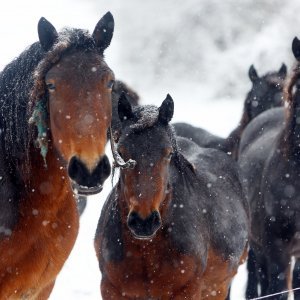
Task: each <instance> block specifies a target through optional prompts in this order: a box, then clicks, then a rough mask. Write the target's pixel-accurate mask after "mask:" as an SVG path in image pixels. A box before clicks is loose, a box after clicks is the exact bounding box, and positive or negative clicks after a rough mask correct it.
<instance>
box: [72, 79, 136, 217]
mask: <svg viewBox="0 0 300 300" xmlns="http://www.w3.org/2000/svg"><path fill="white" fill-rule="evenodd" d="M122 93H126V95H127V99H128V100H129V102H130V103H131V105H138V103H139V101H140V96H139V95H138V94H137V92H135V91H134V90H133V89H132V88H131V87H129V86H128V85H127V84H126V83H125V82H123V81H121V80H115V82H114V84H113V87H112V93H111V100H112V120H111V128H112V134H113V136H114V139H115V140H117V139H118V132H120V129H121V122H120V120H119V117H118V102H119V98H120V96H121V94H122ZM108 136H109V133H108ZM86 205H87V197H86V196H79V197H77V207H78V211H79V214H80V215H82V214H83V212H84V211H85V208H86Z"/></svg>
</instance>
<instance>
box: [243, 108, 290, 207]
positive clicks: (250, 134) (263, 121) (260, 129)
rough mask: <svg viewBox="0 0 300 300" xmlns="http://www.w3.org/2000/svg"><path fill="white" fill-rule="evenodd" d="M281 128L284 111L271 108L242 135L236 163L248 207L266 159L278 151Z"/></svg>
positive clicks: (255, 191) (255, 192) (253, 121)
mask: <svg viewBox="0 0 300 300" xmlns="http://www.w3.org/2000/svg"><path fill="white" fill-rule="evenodd" d="M283 128H284V110H283V108H273V109H269V110H268V111H266V112H264V113H262V114H261V115H259V116H258V117H256V118H255V119H253V120H252V121H251V123H250V124H249V125H248V126H247V128H246V129H245V131H244V133H243V135H242V139H241V144H240V149H239V152H240V153H239V159H238V163H239V165H240V168H241V171H242V174H243V182H244V184H245V188H246V189H247V195H248V199H249V201H250V205H251V202H252V200H251V199H254V198H255V195H256V194H257V193H258V190H257V189H259V186H260V181H261V175H262V173H263V172H264V168H265V164H266V162H267V160H268V157H270V156H271V154H272V153H271V152H272V151H273V152H274V151H276V150H278V149H277V143H278V140H279V138H280V135H281V132H282V130H283Z"/></svg>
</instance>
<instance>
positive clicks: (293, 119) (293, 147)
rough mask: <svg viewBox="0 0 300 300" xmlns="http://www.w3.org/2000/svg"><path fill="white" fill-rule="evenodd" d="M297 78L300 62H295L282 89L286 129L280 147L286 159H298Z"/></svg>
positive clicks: (299, 108)
mask: <svg viewBox="0 0 300 300" xmlns="http://www.w3.org/2000/svg"><path fill="white" fill-rule="evenodd" d="M299 77H300V62H298V61H297V63H296V64H295V66H294V67H293V69H292V72H291V75H290V77H289V78H288V80H287V81H286V84H285V86H284V89H283V95H284V100H285V119H286V127H285V130H284V132H283V141H282V143H281V144H282V145H281V146H282V148H283V153H284V155H285V156H286V157H289V156H290V155H296V156H297V157H299V158H300V147H299V145H300V122H299V120H300V95H299V91H298V89H296V88H295V87H296V83H297V81H298V79H299Z"/></svg>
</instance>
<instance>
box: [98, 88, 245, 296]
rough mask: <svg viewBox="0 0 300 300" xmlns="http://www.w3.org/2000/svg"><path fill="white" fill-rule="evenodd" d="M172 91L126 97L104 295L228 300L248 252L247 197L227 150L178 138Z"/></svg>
mask: <svg viewBox="0 0 300 300" xmlns="http://www.w3.org/2000/svg"><path fill="white" fill-rule="evenodd" d="M173 105H174V104H173V100H172V98H171V97H170V96H169V95H168V96H167V98H166V99H165V100H164V101H163V103H162V105H161V106H160V107H159V108H157V107H155V106H136V107H135V108H134V107H132V106H131V105H130V102H129V101H128V100H127V98H126V96H125V95H124V94H123V95H122V96H121V98H120V102H119V106H118V112H119V117H120V121H121V124H122V128H121V133H120V135H119V141H118V145H117V149H118V153H119V155H120V156H121V157H122V158H124V159H126V160H129V159H133V160H135V162H136V165H135V167H134V168H132V169H130V168H129V169H121V171H120V178H119V182H118V183H117V185H116V186H115V187H114V189H113V191H112V192H111V194H110V196H109V197H108V199H107V201H106V203H105V205H104V207H103V209H102V212H101V217H100V220H99V223H98V228H97V232H96V238H95V249H96V253H97V256H98V259H99V265H100V269H101V272H102V282H101V293H102V298H103V299H105V300H106V299H195V300H196V299H210V297H212V298H213V299H225V297H226V295H227V290H228V286H229V284H230V281H231V279H232V277H233V276H234V274H235V273H236V270H237V268H238V266H239V264H240V263H241V262H242V261H243V259H245V256H246V253H247V236H248V217H247V213H248V206H247V201H246V200H245V197H244V193H243V189H242V186H241V183H240V181H239V174H238V166H237V164H236V163H235V162H234V161H232V159H231V158H230V157H228V156H227V155H226V154H225V153H223V152H221V151H218V150H215V149H204V148H200V147H199V146H198V145H196V144H195V143H193V142H192V141H189V140H188V139H185V138H181V137H176V136H175V132H174V130H173V128H172V127H171V126H170V125H169V122H170V120H171V119H172V116H173Z"/></svg>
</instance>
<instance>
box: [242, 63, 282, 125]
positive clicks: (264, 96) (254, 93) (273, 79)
mask: <svg viewBox="0 0 300 300" xmlns="http://www.w3.org/2000/svg"><path fill="white" fill-rule="evenodd" d="M248 74H249V78H250V80H251V82H252V88H251V90H250V92H249V93H248V96H247V99H246V102H245V105H246V106H247V107H246V110H247V112H248V115H249V118H250V120H252V119H253V118H255V117H256V116H258V115H259V114H261V113H262V112H263V111H265V110H267V109H270V108H272V107H278V106H282V104H283V96H282V89H283V83H284V79H285V78H286V74H287V68H286V65H285V64H282V65H281V67H280V69H279V70H278V71H277V72H270V73H267V74H266V75H264V76H261V77H260V76H258V74H257V71H256V69H255V68H254V66H253V65H251V66H250V68H249V72H248Z"/></svg>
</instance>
